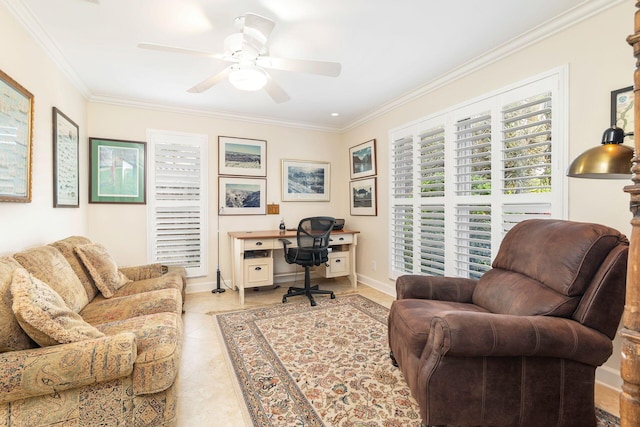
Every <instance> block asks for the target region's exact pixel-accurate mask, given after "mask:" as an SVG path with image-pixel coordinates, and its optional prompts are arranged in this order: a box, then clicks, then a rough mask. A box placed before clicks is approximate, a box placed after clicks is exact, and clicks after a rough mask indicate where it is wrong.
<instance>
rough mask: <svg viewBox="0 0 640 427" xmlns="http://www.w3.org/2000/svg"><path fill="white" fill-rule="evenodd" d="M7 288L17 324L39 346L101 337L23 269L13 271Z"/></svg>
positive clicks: (100, 334) (100, 333) (46, 287)
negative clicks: (9, 290) (9, 291)
mask: <svg viewBox="0 0 640 427" xmlns="http://www.w3.org/2000/svg"><path fill="white" fill-rule="evenodd" d="M10 289H11V296H12V298H13V312H14V313H15V315H16V319H17V320H18V323H20V326H22V329H24V330H25V331H26V332H27V334H28V335H29V336H30V337H31V338H32V339H33V340H34V341H35V342H37V343H38V344H39V345H41V346H43V347H44V346H49V345H56V344H64V343H71V342H76V341H82V340H86V339H91V338H100V337H103V336H104V334H103V333H102V332H100V331H99V330H97V329H96V328H94V327H93V326H91V325H89V324H88V323H87V322H85V321H84V320H82V317H80V315H79V314H78V313H75V312H73V311H72V310H70V309H69V307H67V305H66V304H65V302H64V300H63V299H62V298H61V297H60V295H58V294H57V293H56V292H55V291H54V290H53V289H51V288H50V287H49V286H47V285H46V284H45V283H43V282H42V281H41V280H39V279H38V278H36V277H34V276H33V275H31V274H30V273H29V272H28V271H27V270H25V269H24V268H16V269H15V270H14V272H13V280H12V281H11V286H10Z"/></svg>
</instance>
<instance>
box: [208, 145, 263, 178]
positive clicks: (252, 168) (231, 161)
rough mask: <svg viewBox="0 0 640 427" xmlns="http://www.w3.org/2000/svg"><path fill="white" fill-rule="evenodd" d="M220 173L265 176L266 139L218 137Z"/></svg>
mask: <svg viewBox="0 0 640 427" xmlns="http://www.w3.org/2000/svg"><path fill="white" fill-rule="evenodd" d="M218 173H219V174H220V175H239V176H267V141H263V140H261V139H247V138H234V137H231V136H220V137H218Z"/></svg>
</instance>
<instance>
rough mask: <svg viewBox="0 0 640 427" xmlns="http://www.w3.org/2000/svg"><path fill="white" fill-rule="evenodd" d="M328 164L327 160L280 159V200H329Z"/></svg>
mask: <svg viewBox="0 0 640 427" xmlns="http://www.w3.org/2000/svg"><path fill="white" fill-rule="evenodd" d="M330 166H331V165H330V163H328V162H313V161H306V160H282V201H284V202H309V201H313V202H318V201H321V202H327V201H329V190H330V189H331V167H330Z"/></svg>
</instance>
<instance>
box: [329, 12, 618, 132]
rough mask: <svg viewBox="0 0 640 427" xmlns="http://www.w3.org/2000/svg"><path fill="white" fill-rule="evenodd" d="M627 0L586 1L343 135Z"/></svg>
mask: <svg viewBox="0 0 640 427" xmlns="http://www.w3.org/2000/svg"><path fill="white" fill-rule="evenodd" d="M625 1H627V0H586V1H585V2H584V3H582V4H580V5H578V6H576V7H574V8H573V9H570V10H568V11H567V12H565V13H563V14H562V15H558V16H556V17H555V18H553V19H551V20H549V21H547V22H545V23H543V24H540V25H538V26H537V27H535V28H533V29H532V30H529V31H527V32H525V33H523V34H521V35H519V36H517V37H516V38H514V39H511V40H509V41H508V42H505V43H503V44H501V45H499V46H497V47H495V48H494V49H492V50H490V51H488V52H485V53H483V54H482V55H480V56H477V57H476V58H474V59H472V60H470V61H468V62H466V63H464V64H463V65H461V66H459V67H457V68H455V69H453V70H450V71H448V72H446V73H444V74H443V75H442V76H441V77H439V78H436V79H434V80H432V81H430V82H428V83H426V84H424V85H422V86H419V87H418V88H416V89H414V90H412V91H410V92H408V93H406V94H404V95H402V96H400V97H398V98H395V99H393V100H392V101H390V102H387V103H385V104H383V105H381V106H379V107H377V108H375V109H373V110H371V111H370V112H368V113H366V114H365V115H363V116H361V117H360V118H358V119H356V120H354V121H352V122H351V123H349V124H347V125H346V126H345V127H344V128H342V129H341V131H342V132H347V131H350V130H353V129H355V128H357V127H359V126H362V125H364V124H365V123H367V122H370V121H372V120H374V119H376V118H378V117H380V116H382V115H384V114H386V113H388V112H390V111H393V110H395V109H396V108H398V107H400V106H402V105H405V104H407V103H409V102H411V101H414V100H416V99H418V98H420V97H423V96H425V95H427V94H429V93H431V92H433V91H435V90H437V89H439V88H441V87H444V86H446V85H448V84H450V83H452V82H454V81H456V80H458V79H461V78H463V77H465V76H467V75H469V74H472V73H473V72H475V71H478V70H479V69H481V68H483V67H486V66H488V65H491V64H493V63H495V62H498V61H500V60H502V59H504V58H506V57H508V56H510V55H513V54H514V53H516V52H518V51H520V50H523V49H525V48H527V47H529V46H532V45H533V44H535V43H538V42H540V41H542V40H544V39H546V38H549V37H551V36H553V35H554V34H557V33H559V32H561V31H564V30H566V29H567V28H569V27H572V26H574V25H577V24H579V23H580V22H582V21H585V20H587V19H589V18H591V17H592V16H594V15H597V14H599V13H602V12H604V11H605V10H607V9H610V8H612V7H614V6H617V5H619V4H622V3H624V2H625Z"/></svg>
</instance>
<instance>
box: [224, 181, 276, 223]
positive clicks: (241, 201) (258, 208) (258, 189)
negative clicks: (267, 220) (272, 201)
mask: <svg viewBox="0 0 640 427" xmlns="http://www.w3.org/2000/svg"><path fill="white" fill-rule="evenodd" d="M218 187H219V188H218V212H219V213H220V215H266V213H267V180H266V179H260V178H236V177H225V176H221V177H218Z"/></svg>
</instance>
